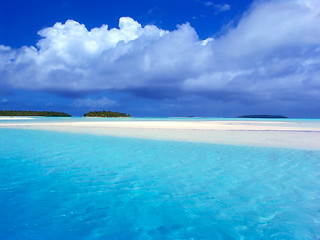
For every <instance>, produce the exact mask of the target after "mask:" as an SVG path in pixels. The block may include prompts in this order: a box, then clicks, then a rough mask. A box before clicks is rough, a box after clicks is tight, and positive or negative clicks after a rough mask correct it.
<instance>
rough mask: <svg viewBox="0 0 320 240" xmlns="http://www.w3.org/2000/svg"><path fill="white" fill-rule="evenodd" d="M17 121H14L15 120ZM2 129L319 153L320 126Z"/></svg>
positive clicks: (35, 125) (43, 125)
mask: <svg viewBox="0 0 320 240" xmlns="http://www.w3.org/2000/svg"><path fill="white" fill-rule="evenodd" d="M13 120H14V119H13ZM0 128H16V129H32V130H46V131H59V132H69V133H79V134H94V135H109V136H119V137H132V138H143V139H154V140H173V141H187V142H199V143H213V144H229V145H245V146H260V147H280V148H292V149H306V150H320V123H318V122H316V123H305V122H304V123H300V122H285V121H283V122H273V121H243V120H242V121H159V120H157V121H99V122H84V121H81V120H79V121H70V122H28V123H26V122H23V123H8V122H6V123H1V122H0Z"/></svg>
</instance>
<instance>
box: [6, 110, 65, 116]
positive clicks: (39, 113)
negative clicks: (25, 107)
mask: <svg viewBox="0 0 320 240" xmlns="http://www.w3.org/2000/svg"><path fill="white" fill-rule="evenodd" d="M0 116H10V117H18V116H19V117H21V116H29V117H71V115H70V114H68V113H64V112H53V111H15V110H0Z"/></svg>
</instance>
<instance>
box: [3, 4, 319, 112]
mask: <svg viewBox="0 0 320 240" xmlns="http://www.w3.org/2000/svg"><path fill="white" fill-rule="evenodd" d="M319 22H320V2H319V1H318V0H269V1H263V0H262V1H261V0H258V1H251V0H250V1H249V0H248V1H247V0H246V1H231V0H230V1H227V0H225V1H214V0H212V1H203V0H183V1H182V0H172V1H167V0H162V1H158V0H148V1H147V0H137V1H129V0H118V1H112V0H111V1H102V0H91V1H84V0H83V1H79V0H78V1H75V0H69V1H60V0H56V1H45V0H25V1H21V0H0V109H17V110H18V109H21V110H27V109H30V110H53V111H65V112H68V113H71V114H73V115H82V114H83V113H85V112H87V111H89V110H113V111H123V112H128V113H131V114H132V115H134V116H204V117H234V116H238V115H243V114H282V115H287V116H290V117H300V118H320V24H319Z"/></svg>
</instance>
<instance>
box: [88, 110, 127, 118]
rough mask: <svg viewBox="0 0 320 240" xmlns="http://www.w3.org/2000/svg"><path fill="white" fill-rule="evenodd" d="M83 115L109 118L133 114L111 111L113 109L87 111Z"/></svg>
mask: <svg viewBox="0 0 320 240" xmlns="http://www.w3.org/2000/svg"><path fill="white" fill-rule="evenodd" d="M83 116H84V117H107V118H115V117H131V115H130V114H127V113H120V112H111V111H97V112H87V113H85V114H84V115H83Z"/></svg>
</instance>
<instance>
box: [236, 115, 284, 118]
mask: <svg viewBox="0 0 320 240" xmlns="http://www.w3.org/2000/svg"><path fill="white" fill-rule="evenodd" d="M238 118H288V117H286V116H282V115H244V116H239V117H238Z"/></svg>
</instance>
